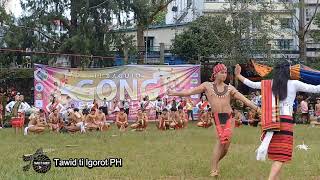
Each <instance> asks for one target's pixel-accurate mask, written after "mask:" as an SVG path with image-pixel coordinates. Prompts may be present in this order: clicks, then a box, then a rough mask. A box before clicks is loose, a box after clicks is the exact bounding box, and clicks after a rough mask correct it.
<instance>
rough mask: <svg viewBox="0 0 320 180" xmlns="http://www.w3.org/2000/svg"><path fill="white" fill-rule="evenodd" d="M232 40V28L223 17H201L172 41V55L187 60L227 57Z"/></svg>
mask: <svg viewBox="0 0 320 180" xmlns="http://www.w3.org/2000/svg"><path fill="white" fill-rule="evenodd" d="M233 38H234V33H233V32H232V26H231V24H230V23H228V22H227V21H226V17H225V16H202V17H200V18H198V19H197V20H195V21H194V22H192V23H191V24H190V25H189V26H188V29H187V30H185V31H184V32H183V33H181V34H178V35H177V36H176V38H175V39H174V40H173V45H172V50H173V53H175V54H177V55H179V56H181V57H184V58H187V59H197V58H198V57H199V56H206V57H209V56H219V55H220V56H221V55H222V56H227V55H229V54H230V53H231V49H230V48H228V47H229V45H230V42H232V40H233Z"/></svg>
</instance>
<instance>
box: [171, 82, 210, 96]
mask: <svg viewBox="0 0 320 180" xmlns="http://www.w3.org/2000/svg"><path fill="white" fill-rule="evenodd" d="M204 83H206V82H204ZM204 83H202V84H201V85H200V86H198V87H195V88H193V89H189V90H185V91H181V92H177V91H173V90H168V92H167V93H168V96H190V95H193V94H200V93H203V92H204V91H205V89H206V88H205V85H204Z"/></svg>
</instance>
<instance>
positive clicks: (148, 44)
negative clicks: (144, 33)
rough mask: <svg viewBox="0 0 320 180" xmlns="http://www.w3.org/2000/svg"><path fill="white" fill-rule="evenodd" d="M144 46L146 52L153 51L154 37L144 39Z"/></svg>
mask: <svg viewBox="0 0 320 180" xmlns="http://www.w3.org/2000/svg"><path fill="white" fill-rule="evenodd" d="M144 42H145V43H144V45H145V47H146V48H147V51H148V52H150V51H152V50H153V49H154V44H153V43H154V37H144Z"/></svg>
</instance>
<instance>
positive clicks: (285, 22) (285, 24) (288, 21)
mask: <svg viewBox="0 0 320 180" xmlns="http://www.w3.org/2000/svg"><path fill="white" fill-rule="evenodd" d="M280 26H281V28H282V29H287V28H292V27H293V21H292V18H283V19H280Z"/></svg>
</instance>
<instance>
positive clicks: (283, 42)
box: [278, 39, 293, 50]
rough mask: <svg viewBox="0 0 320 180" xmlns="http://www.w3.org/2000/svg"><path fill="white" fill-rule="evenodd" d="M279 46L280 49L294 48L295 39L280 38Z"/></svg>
mask: <svg viewBox="0 0 320 180" xmlns="http://www.w3.org/2000/svg"><path fill="white" fill-rule="evenodd" d="M278 47H279V49H280V50H289V49H292V47H293V39H278Z"/></svg>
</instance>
